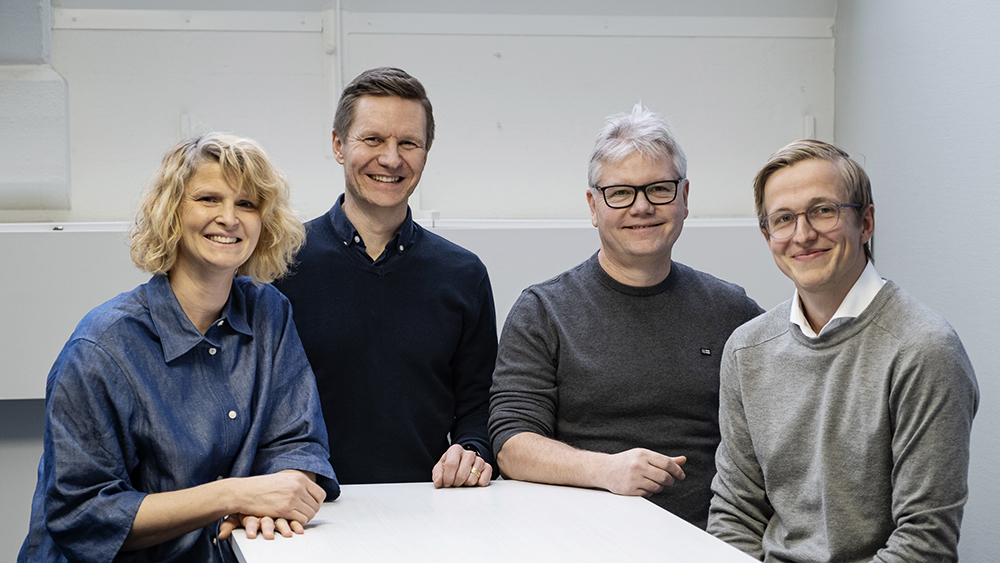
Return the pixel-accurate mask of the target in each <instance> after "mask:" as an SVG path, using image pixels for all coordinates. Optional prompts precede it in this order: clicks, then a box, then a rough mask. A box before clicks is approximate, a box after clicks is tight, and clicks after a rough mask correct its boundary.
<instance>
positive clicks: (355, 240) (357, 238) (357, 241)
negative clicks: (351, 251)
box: [354, 235, 361, 244]
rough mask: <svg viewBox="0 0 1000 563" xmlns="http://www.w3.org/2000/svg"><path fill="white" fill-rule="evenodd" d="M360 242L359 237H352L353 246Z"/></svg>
mask: <svg viewBox="0 0 1000 563" xmlns="http://www.w3.org/2000/svg"><path fill="white" fill-rule="evenodd" d="M360 242H361V237H359V236H357V235H355V236H354V244H358V243H360Z"/></svg>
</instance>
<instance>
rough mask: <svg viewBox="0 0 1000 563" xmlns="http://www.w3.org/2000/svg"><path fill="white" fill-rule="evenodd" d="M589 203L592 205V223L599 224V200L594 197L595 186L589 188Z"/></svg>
mask: <svg viewBox="0 0 1000 563" xmlns="http://www.w3.org/2000/svg"><path fill="white" fill-rule="evenodd" d="M587 205H589V206H590V223H591V224H592V225H594V226H595V227H596V226H597V201H596V200H595V199H594V190H593V188H587Z"/></svg>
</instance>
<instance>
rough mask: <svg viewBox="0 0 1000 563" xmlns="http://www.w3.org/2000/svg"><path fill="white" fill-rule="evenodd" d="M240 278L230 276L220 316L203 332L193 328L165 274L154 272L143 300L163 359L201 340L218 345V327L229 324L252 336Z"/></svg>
mask: <svg viewBox="0 0 1000 563" xmlns="http://www.w3.org/2000/svg"><path fill="white" fill-rule="evenodd" d="M240 279H241V278H234V279H233V286H232V288H231V289H230V290H229V299H227V300H226V305H225V306H224V307H223V308H222V314H221V316H220V317H219V318H218V319H216V321H215V324H213V325H212V327H210V328H209V329H208V332H206V333H205V334H202V333H201V332H199V331H198V329H197V328H195V326H194V323H192V322H191V319H189V318H188V316H187V313H185V312H184V309H182V308H181V304H180V302H179V301H177V296H176V295H174V290H173V288H171V287H170V280H169V278H167V276H165V275H156V276H153V279H151V280H149V283H148V284H146V300H147V302H148V303H149V315H150V317H152V319H153V325H154V326H156V332H157V334H159V337H160V344H161V346H162V347H163V360H164V361H166V362H167V363H169V362H171V361H172V360H175V359H177V358H179V357H180V356H183V355H184V354H186V353H188V351H190V350H191V349H192V348H194V347H195V346H197V345H198V344H200V343H201V342H202V341H203V340H204V341H207V342H208V343H209V344H211V345H213V346H221V341H220V340H219V338H220V336H221V335H220V334H218V329H220V328H222V327H224V326H229V327H230V328H232V330H235V331H236V332H238V333H240V334H244V335H246V336H250V337H252V336H253V331H252V330H251V329H250V324H249V323H248V322H247V311H246V298H245V296H244V295H243V287H242V285H241V284H240V283H239V282H240ZM220 321H224V322H223V323H222V326H219V322H220Z"/></svg>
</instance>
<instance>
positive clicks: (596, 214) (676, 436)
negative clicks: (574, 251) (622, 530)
mask: <svg viewBox="0 0 1000 563" xmlns="http://www.w3.org/2000/svg"><path fill="white" fill-rule="evenodd" d="M686 173H687V164H686V160H685V157H684V152H683V151H682V150H681V148H680V146H679V145H678V144H677V141H676V140H675V139H674V137H673V134H672V133H671V131H670V128H669V126H668V124H667V122H666V121H665V120H664V119H663V118H662V117H660V116H659V115H657V114H655V113H652V112H650V111H649V110H647V109H645V108H643V107H642V106H641V105H636V106H635V108H634V109H633V110H632V113H631V114H620V115H616V116H612V117H611V118H609V120H608V124H607V125H606V127H605V128H604V129H603V130H602V132H601V134H600V135H599V136H598V139H597V143H596V145H595V147H594V151H593V154H592V156H591V159H590V169H589V182H590V187H589V188H588V189H587V192H586V194H587V201H588V203H589V204H590V210H591V218H592V221H593V224H594V226H595V227H597V229H598V233H599V235H600V239H601V247H600V250H598V252H597V253H595V254H594V255H593V256H592V257H591V258H590V259H589V260H587V261H586V262H584V263H583V264H580V265H579V266H577V267H575V268H573V269H571V270H569V271H567V272H564V273H563V274H560V275H559V276H557V277H555V278H553V279H551V280H549V281H546V282H543V283H540V284H537V285H534V286H532V287H529V288H528V289H526V290H525V291H524V292H523V293H522V294H521V297H520V298H519V299H518V301H517V302H516V303H515V304H514V306H513V308H512V309H511V312H510V314H509V315H508V317H507V321H506V324H505V326H504V329H503V333H502V335H501V338H500V350H499V353H498V357H497V366H496V370H495V371H494V373H493V387H492V390H491V401H490V435H491V438H492V440H493V446H494V451H495V452H497V462H498V464H499V467H500V470H501V472H502V473H503V475H505V476H506V477H508V478H513V479H521V480H526V481H537V482H543V483H553V484H562V485H573V486H578V487H593V488H602V489H607V490H609V491H611V492H614V493H618V494H622V495H641V496H644V497H647V498H650V499H651V500H652V501H653V502H655V503H657V504H658V505H659V506H661V507H663V508H666V509H668V510H670V511H671V512H673V513H674V514H676V515H678V516H680V517H682V518H684V519H686V520H688V521H689V522H691V523H692V524H695V525H697V526H700V527H702V528H704V527H705V524H706V520H707V517H708V503H709V500H710V499H711V490H710V488H709V487H710V484H711V480H712V476H713V475H714V474H715V462H714V457H713V456H714V454H715V449H716V446H717V445H718V443H719V428H718V391H719V359H720V354H721V352H722V347H723V345H724V344H725V341H726V339H727V338H728V337H729V335H730V334H731V333H732V331H733V330H734V329H735V328H736V327H737V326H739V325H741V324H743V323H744V322H746V321H748V320H750V319H751V318H753V317H755V316H757V315H758V314H760V313H761V312H762V310H761V309H760V307H758V306H757V304H756V303H755V302H754V301H753V300H752V299H750V298H748V297H747V296H746V293H745V292H744V291H743V289H742V288H740V287H738V286H736V285H733V284H730V283H727V282H724V281H721V280H719V279H716V278H714V277H712V276H710V275H708V274H704V273H702V272H698V271H696V270H693V269H691V268H688V267H687V266H684V265H683V264H679V263H677V262H672V261H671V250H672V248H673V245H674V243H675V242H676V241H677V238H678V236H680V233H681V228H682V227H683V224H684V219H685V218H686V217H687V213H688V209H687V201H688V190H689V187H690V184H689V182H688V180H687V178H686Z"/></svg>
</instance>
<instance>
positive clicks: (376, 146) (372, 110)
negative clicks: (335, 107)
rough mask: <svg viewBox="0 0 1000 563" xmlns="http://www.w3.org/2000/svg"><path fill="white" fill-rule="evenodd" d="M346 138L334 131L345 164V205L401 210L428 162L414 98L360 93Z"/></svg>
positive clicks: (419, 107)
mask: <svg viewBox="0 0 1000 563" xmlns="http://www.w3.org/2000/svg"><path fill="white" fill-rule="evenodd" d="M354 112H355V114H354V122H353V124H352V125H351V130H350V132H348V134H347V138H346V139H341V138H340V137H339V136H337V133H336V132H334V133H333V153H334V156H336V158H337V162H339V163H341V164H343V165H344V176H345V180H346V191H345V207H348V206H349V207H354V208H358V209H361V210H367V211H371V212H374V211H378V210H382V211H396V212H399V211H405V209H406V204H407V200H408V199H409V197H410V194H412V193H413V190H414V189H416V187H417V183H418V182H419V181H420V175H421V174H422V173H423V171H424V163H425V162H426V161H427V150H426V142H425V139H424V135H425V133H426V128H425V120H426V114H425V110H424V108H423V106H422V105H421V104H420V102H419V101H417V100H405V99H403V98H399V97H396V96H362V97H361V98H359V99H358V101H357V105H356V106H355V108H354Z"/></svg>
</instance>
